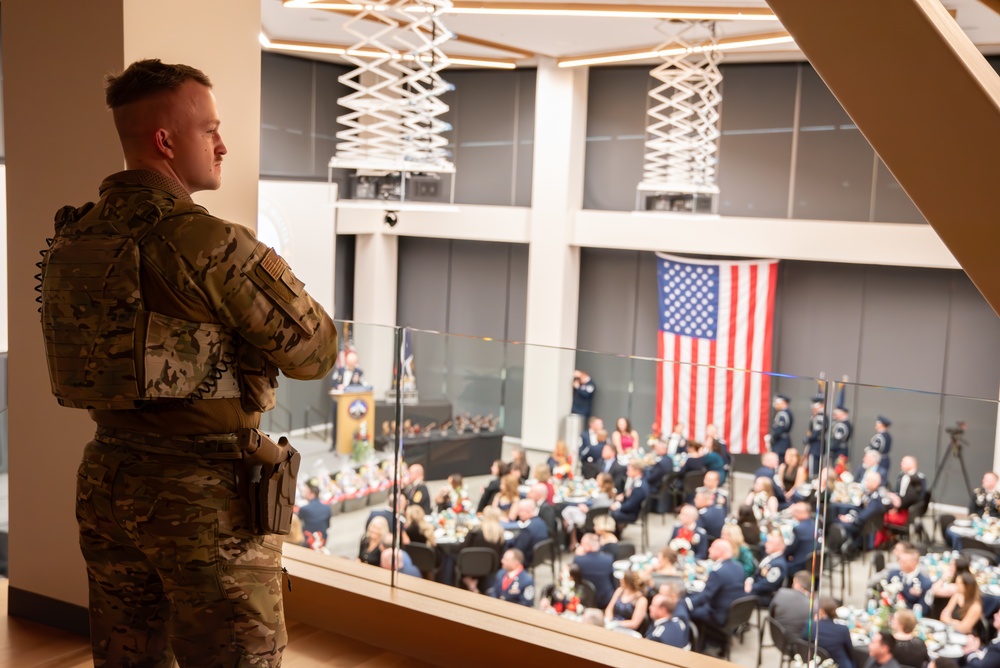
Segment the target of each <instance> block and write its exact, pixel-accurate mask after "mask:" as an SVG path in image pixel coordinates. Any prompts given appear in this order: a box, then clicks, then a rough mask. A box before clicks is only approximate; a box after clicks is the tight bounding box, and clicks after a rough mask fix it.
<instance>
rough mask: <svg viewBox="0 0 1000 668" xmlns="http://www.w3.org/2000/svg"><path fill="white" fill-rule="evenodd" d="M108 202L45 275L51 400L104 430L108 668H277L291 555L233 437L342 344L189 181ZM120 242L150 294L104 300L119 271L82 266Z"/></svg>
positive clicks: (161, 181) (92, 508)
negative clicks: (113, 239) (85, 413)
mask: <svg viewBox="0 0 1000 668" xmlns="http://www.w3.org/2000/svg"><path fill="white" fill-rule="evenodd" d="M100 193H101V198H100V200H99V201H98V202H97V203H96V205H94V206H89V205H86V206H84V207H81V208H80V209H75V210H73V209H64V210H63V211H61V212H60V213H59V214H57V225H56V237H55V240H54V243H52V244H51V246H50V250H49V252H48V254H47V255H46V257H45V258H44V259H43V263H42V314H43V330H44V331H45V334H46V353H47V357H48V360H49V367H50V378H51V379H52V383H53V391H54V393H55V394H56V396H57V397H59V398H60V402H61V403H64V404H66V405H71V406H77V407H89V408H90V415H91V417H92V418H93V419H94V421H95V422H96V423H97V425H98V426H97V433H96V436H95V439H94V440H93V441H91V442H90V443H89V444H87V446H86V448H85V450H84V457H83V462H82V463H81V465H80V469H79V474H78V479H77V491H78V495H77V496H78V498H77V519H78V521H79V525H80V543H81V548H82V550H83V554H84V557H85V559H86V562H87V571H88V577H89V581H90V624H91V637H92V645H93V652H94V660H95V664H96V665H97V666H116V667H118V666H170V665H172V662H173V659H174V657H176V659H177V661H178V662H179V663H180V664H181V665H182V666H208V665H211V666H244V665H254V666H278V665H280V663H281V653H282V650H283V649H284V646H285V643H286V638H287V636H286V633H285V629H284V618H283V611H282V603H281V584H282V574H281V545H282V543H281V540H280V537H278V536H275V535H266V536H259V535H255V534H254V533H253V530H252V523H251V522H250V519H249V510H248V504H247V502H246V500H245V495H243V494H241V484H243V483H244V482H245V481H244V478H245V476H244V474H243V473H242V471H243V469H242V463H241V452H240V449H239V448H238V447H237V444H236V443H237V440H236V436H235V432H236V431H237V430H239V429H243V428H247V427H249V428H254V427H257V426H258V425H259V422H260V411H262V410H267V409H269V408H271V407H272V406H273V402H274V387H276V386H277V382H276V376H277V371H276V369H281V371H283V372H284V374H285V375H287V376H289V377H292V378H299V379H315V378H322V377H324V376H325V375H326V373H327V372H328V371H329V370H330V368H331V367H332V365H333V363H334V361H335V359H336V353H337V332H336V329H335V327H334V325H333V322H332V321H331V319H330V317H329V316H328V315H327V314H326V313H325V311H324V310H323V308H322V307H321V306H320V305H319V304H317V303H316V302H315V301H314V300H313V299H312V298H311V297H310V296H309V295H308V293H306V292H305V290H304V286H303V284H302V283H301V281H298V280H297V279H295V277H294V275H293V274H292V273H291V271H290V270H289V269H288V267H287V265H286V264H285V263H284V261H283V260H282V259H281V258H280V257H279V256H278V255H277V254H276V253H274V251H273V250H271V249H269V248H267V246H265V245H264V244H261V243H259V242H258V241H257V239H256V238H255V236H254V234H253V232H251V231H250V230H248V229H247V228H244V227H242V226H240V225H235V224H233V223H228V222H225V221H223V220H219V219H217V218H214V217H212V216H211V215H209V214H208V212H207V211H205V210H204V209H203V208H201V207H199V206H197V205H195V204H194V203H193V202H192V201H191V198H190V196H189V195H188V194H187V193H186V192H185V191H184V190H183V188H182V187H181V186H180V185H179V184H178V183H176V182H175V181H173V180H171V179H169V178H166V177H164V176H162V175H159V174H156V173H154V172H149V171H126V172H120V173H118V174H114V175H112V176H110V177H108V179H106V180H105V181H104V183H103V184H102V185H101V190H100ZM108 230H117V232H115V233H116V234H119V236H121V231H122V230H124V231H125V236H126V237H128V235H130V234H131V235H132V239H133V240H134V246H135V248H136V249H137V250H138V257H139V258H141V261H140V262H138V263H136V264H135V266H137V267H139V269H138V277H137V278H138V283H137V284H138V285H141V290H139V291H138V292H137V291H133V293H132V294H127V295H125V297H124V298H122V297H116V298H109V299H106V300H105V299H95V298H93V295H94V294H100V290H101V281H103V282H104V285H105V286H110V285H112V283H114V281H115V280H116V279H115V278H114V277H112V278H108V277H109V276H113V275H114V273H115V272H116V271H118V270H119V269H121V267H117V266H116V262H118V260H117V259H115V258H117V257H118V256H117V255H116V256H115V257H111V256H110V255H109V256H108V257H107V258H105V257H94V255H95V254H94V253H93V252H92V251H90V250H88V251H87V252H86V253H81V252H80V250H79V249H80V248H84V247H85V245H84V244H85V241H86V239H88V238H89V239H93V238H96V237H95V235H100V234H102V233H105V232H107V231H108ZM112 236H114V235H113V234H112ZM129 243H132V242H127V243H126V246H127V245H129ZM74 248H75V249H77V250H76V252H77V256H74V254H73V253H74ZM74 258H76V259H74ZM102 263H103V264H102ZM104 265H107V266H104ZM126 269H127V268H126ZM133 273H135V272H133ZM131 278H133V279H134V278H136V277H135V276H132V277H131ZM133 282H134V281H133ZM95 285H96V286H97V287H96V288H95ZM67 286H69V287H67ZM78 286H79V288H78ZM108 290H109V291H111V289H110V287H109V288H108ZM81 294H83V295H84V297H81V296H80V295H81ZM84 299H86V300H88V301H86V303H84V302H83V301H82V300H84ZM105 301H106V302H107V303H102V302H105ZM95 304H97V305H96V306H95ZM136 304H139V305H140V308H139V309H138V311H139V315H138V316H136V315H135V313H134V311H136V309H135V308H134V306H135V305H136ZM88 309H89V310H88ZM95 309H96V310H95ZM129 309H131V310H132V312H130V311H129ZM80 313H85V314H88V315H86V317H85V318H84V319H83V320H80V319H79V318H78V319H77V320H74V318H76V317H77V316H78V314H80ZM94 313H99V314H100V322H98V321H97V318H94V317H93V315H94ZM95 332H96V334H95ZM102 337H103V338H102ZM67 341H68V342H69V343H67ZM122 342H131V345H126V344H125V343H122ZM130 383H131V385H130ZM121 387H127V388H129V389H127V390H125V391H124V392H122V391H121V390H120V388H121ZM94 388H102V389H101V391H102V392H104V394H103V395H102V396H103V397H104V398H103V399H101V400H98V401H91V400H90V399H88V397H90V396H92V395H94V394H95V393H99V392H97V391H96V390H95V389H94ZM109 393H110V395H114V396H112V397H111V399H108V396H109Z"/></svg>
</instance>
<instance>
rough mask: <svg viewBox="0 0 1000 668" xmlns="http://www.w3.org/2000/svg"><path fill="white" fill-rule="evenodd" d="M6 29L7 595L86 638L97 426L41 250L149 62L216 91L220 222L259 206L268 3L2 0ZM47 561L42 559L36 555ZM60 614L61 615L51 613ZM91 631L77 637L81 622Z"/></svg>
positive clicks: (13, 603) (213, 205)
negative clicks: (91, 466) (141, 64)
mask: <svg viewBox="0 0 1000 668" xmlns="http://www.w3.org/2000/svg"><path fill="white" fill-rule="evenodd" d="M0 12H2V21H0V25H2V29H3V39H2V42H3V63H4V79H3V86H4V113H5V118H4V121H5V130H6V133H5V137H6V153H7V155H6V167H7V170H6V171H7V214H8V219H9V220H10V221H12V224H11V225H8V227H7V238H8V251H9V253H8V279H9V281H8V282H9V286H10V290H9V296H8V308H9V316H10V321H11V322H12V323H15V325H14V326H13V327H12V328H11V331H10V366H9V382H10V387H11V390H12V391H11V393H10V430H9V436H10V577H11V584H10V597H9V611H10V614H11V615H14V616H24V617H29V618H34V619H37V620H38V621H42V622H44V623H47V624H52V625H56V626H63V627H64V628H71V629H73V630H76V631H81V630H82V631H84V632H85V631H86V616H85V608H80V607H77V606H85V605H86V598H87V595H86V591H87V580H86V574H85V571H84V565H83V560H82V558H81V557H80V552H79V546H78V539H77V527H76V521H75V517H74V504H75V474H76V468H77V465H78V463H79V461H80V453H81V450H82V448H83V445H84V444H85V443H86V442H87V441H88V440H89V439H90V438H91V437H92V436H93V433H94V425H93V423H92V422H91V421H90V419H89V418H88V417H87V414H86V413H85V412H84V411H79V410H72V409H68V408H61V407H59V406H58V405H57V403H56V401H55V399H54V398H53V397H52V394H51V392H50V388H49V382H48V374H47V371H46V366H45V359H44V354H43V347H42V336H41V331H40V328H39V325H38V324H37V323H38V320H39V316H38V304H37V303H36V302H35V295H36V293H35V291H34V288H35V287H36V284H37V281H36V279H35V278H34V276H35V274H36V273H37V271H38V270H37V268H36V267H35V263H36V262H37V261H38V252H39V250H41V249H42V248H44V247H45V238H46V237H50V236H52V231H53V230H52V219H53V215H54V213H55V211H56V210H57V209H58V208H59V207H61V206H63V205H64V204H70V203H72V204H76V205H79V204H82V203H83V202H85V201H88V200H93V199H96V197H97V186H98V185H99V183H100V181H101V179H102V178H104V177H105V176H107V175H108V174H110V173H113V172H115V171H118V170H120V169H122V167H123V164H124V161H123V158H122V153H121V148H120V145H119V143H118V138H117V135H116V134H115V131H114V127H113V125H112V119H111V114H110V112H109V111H108V110H107V109H106V107H105V104H104V90H103V77H104V75H105V74H106V73H108V72H113V71H115V72H116V71H120V70H122V69H123V68H124V67H125V66H127V65H128V64H129V63H130V62H132V61H134V60H137V59H140V58H160V59H162V60H164V61H166V62H183V63H187V64H190V65H193V66H195V67H198V68H200V69H203V70H204V71H205V72H206V73H207V74H208V75H209V76H210V77H211V78H212V80H213V81H214V82H215V84H216V87H215V94H216V97H217V100H218V106H219V111H220V114H221V116H222V118H223V121H224V122H223V125H222V133H223V137H224V138H225V141H226V144H227V145H228V147H229V156H228V158H227V160H226V162H225V165H224V168H223V173H224V177H223V178H224V184H223V186H222V190H221V191H220V192H219V193H212V194H206V195H203V196H202V195H199V196H198V197H196V199H198V200H199V201H200V202H202V203H204V204H205V205H206V206H208V207H209V208H210V209H211V210H212V211H213V213H215V214H216V215H219V216H222V217H225V218H229V219H231V220H235V221H238V222H241V223H244V224H249V225H251V226H253V225H255V221H256V211H257V179H258V165H259V159H258V156H259V148H258V147H259V136H260V118H259V116H260V112H259V108H260V46H259V44H258V42H257V35H258V31H259V30H260V4H259V3H253V2H245V1H243V0H217V1H215V2H210V3H205V2H200V1H196V0H105V1H103V2H65V1H58V0H7V1H6V2H3V3H2V5H0ZM39 555H44V558H39ZM54 611H56V612H58V613H59V614H53V612H54ZM81 622H82V624H83V626H82V628H81V626H80V624H81Z"/></svg>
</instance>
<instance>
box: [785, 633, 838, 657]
mask: <svg viewBox="0 0 1000 668" xmlns="http://www.w3.org/2000/svg"><path fill="white" fill-rule="evenodd" d="M813 649H815V650H816V651H815V652H813ZM788 653H789V655H790V656H789V659H791V658H793V657H794V656H795V655H796V654H798V655H799V656H801V657H802V659H803V660H807V657H809V656H813V655H815V656H816V657H817V658H819V662H823V661H826V660H827V659H829V658H830V653H829V652H827V651H826V650H825V649H823V648H822V647H820V646H819V645H816V647H815V648H814V647H813V644H812V643H811V642H809V641H807V640H803V639H802V638H795V639H794V640H792V642H791V643H789V648H788Z"/></svg>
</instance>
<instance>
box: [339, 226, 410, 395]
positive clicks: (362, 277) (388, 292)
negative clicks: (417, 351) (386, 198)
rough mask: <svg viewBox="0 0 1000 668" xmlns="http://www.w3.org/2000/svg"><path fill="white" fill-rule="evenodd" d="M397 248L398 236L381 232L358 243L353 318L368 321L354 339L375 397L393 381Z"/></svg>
mask: <svg viewBox="0 0 1000 668" xmlns="http://www.w3.org/2000/svg"><path fill="white" fill-rule="evenodd" d="M338 213H339V212H338ZM366 213H367V212H366ZM378 215H379V216H381V215H382V214H381V212H380V213H379V214H378ZM401 215H404V214H401ZM398 250H399V244H398V237H397V236H396V235H394V234H384V233H382V232H381V231H377V232H374V233H371V234H359V235H357V241H356V242H355V254H354V320H355V321H356V322H359V323H367V324H361V325H357V326H356V327H355V329H354V341H355V343H356V344H357V349H358V363H359V364H360V365H361V368H363V369H364V370H365V378H366V380H367V381H368V383H369V384H371V385H372V386H373V387H374V388H375V397H376V399H381V398H382V396H383V394H384V392H385V391H386V390H387V389H389V387H391V384H392V365H393V360H394V359H395V357H394V355H393V327H394V326H395V324H396V274H397V267H398V255H399V253H398Z"/></svg>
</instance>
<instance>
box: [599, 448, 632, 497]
mask: <svg viewBox="0 0 1000 668" xmlns="http://www.w3.org/2000/svg"><path fill="white" fill-rule="evenodd" d="M598 473H607V474H608V475H610V476H611V479H612V480H614V481H615V489H617V490H624V489H625V478H626V476H627V474H626V472H625V467H624V466H622V465H621V464H619V463H618V453H617V452H615V446H613V445H611V444H610V443H606V444H605V445H604V447H603V448H602V449H601V461H600V468H599V470H598Z"/></svg>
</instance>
